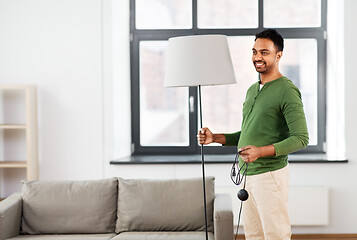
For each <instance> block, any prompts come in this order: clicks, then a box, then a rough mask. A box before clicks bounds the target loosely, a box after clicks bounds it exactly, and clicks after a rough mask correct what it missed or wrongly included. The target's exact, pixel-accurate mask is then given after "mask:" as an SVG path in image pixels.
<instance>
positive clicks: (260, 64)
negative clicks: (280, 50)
mask: <svg viewBox="0 0 357 240" xmlns="http://www.w3.org/2000/svg"><path fill="white" fill-rule="evenodd" d="M263 64H264V63H255V65H257V66H263Z"/></svg>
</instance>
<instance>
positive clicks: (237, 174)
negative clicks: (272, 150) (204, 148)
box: [231, 151, 249, 240]
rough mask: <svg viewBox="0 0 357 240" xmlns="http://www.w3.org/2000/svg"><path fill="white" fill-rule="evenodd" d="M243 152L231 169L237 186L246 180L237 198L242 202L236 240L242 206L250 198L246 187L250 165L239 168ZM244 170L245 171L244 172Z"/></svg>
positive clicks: (244, 164)
mask: <svg viewBox="0 0 357 240" xmlns="http://www.w3.org/2000/svg"><path fill="white" fill-rule="evenodd" d="M241 152H242V151H239V152H238V153H237V154H236V156H235V158H234V162H233V165H232V169H231V180H232V182H233V183H234V184H235V185H237V186H238V185H240V184H241V183H242V182H243V179H244V184H243V188H242V189H240V190H239V191H238V193H237V197H238V199H239V200H241V202H240V208H239V215H238V224H237V230H236V234H235V236H234V240H236V239H237V235H238V229H239V223H240V217H241V214H242V205H243V202H244V201H246V200H247V199H248V197H249V194H248V192H247V191H246V190H245V185H246V182H247V170H248V163H247V162H244V163H243V165H242V166H241V167H239V154H240V153H241ZM243 169H244V170H243Z"/></svg>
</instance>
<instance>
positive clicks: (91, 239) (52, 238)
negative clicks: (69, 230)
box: [8, 233, 116, 240]
mask: <svg viewBox="0 0 357 240" xmlns="http://www.w3.org/2000/svg"><path fill="white" fill-rule="evenodd" d="M115 235H116V234H114V233H106V234H75V235H74V234H61V235H55V234H53V235H18V236H17V237H14V238H9V239H8V240H111V239H112V238H113V237H114V236H115Z"/></svg>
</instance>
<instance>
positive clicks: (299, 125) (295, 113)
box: [273, 87, 309, 156]
mask: <svg viewBox="0 0 357 240" xmlns="http://www.w3.org/2000/svg"><path fill="white" fill-rule="evenodd" d="M281 110H282V112H283V115H284V118H285V121H286V123H287V126H288V128H289V132H290V136H289V137H288V138H286V139H284V140H282V141H280V142H277V143H274V144H273V145H274V148H275V154H276V156H280V155H287V154H289V153H292V152H296V151H298V150H300V149H303V148H305V147H306V146H307V144H308V143H309V134H308V131H307V125H306V119H305V113H304V108H303V104H302V101H301V94H300V91H299V89H297V88H293V87H291V88H288V89H287V90H286V91H285V92H284V95H283V98H282V102H281Z"/></svg>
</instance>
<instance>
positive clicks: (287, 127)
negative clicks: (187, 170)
mask: <svg viewBox="0 0 357 240" xmlns="http://www.w3.org/2000/svg"><path fill="white" fill-rule="evenodd" d="M255 37H256V38H255V43H254V47H253V49H252V51H253V56H252V61H253V64H254V67H255V69H256V71H257V72H259V73H260V81H258V82H256V83H254V84H253V85H252V86H251V87H250V88H249V89H248V91H247V94H246V99H245V102H244V104H243V121H242V126H241V131H238V132H235V133H230V134H213V133H212V132H211V131H210V130H209V129H208V128H202V129H201V130H200V131H199V133H198V135H197V140H198V142H199V143H200V144H209V143H212V142H217V143H221V144H222V145H224V146H237V145H238V151H242V152H241V153H240V159H239V161H240V165H242V163H243V162H242V161H244V162H247V163H249V164H248V165H249V166H248V171H247V182H246V190H247V191H248V193H249V198H248V200H247V201H246V202H244V204H243V219H244V230H245V236H246V239H247V240H252V239H254V240H255V239H259V240H260V239H265V240H286V239H290V237H291V226H290V219H289V214H288V188H289V166H288V161H287V159H288V154H289V153H292V152H294V151H297V150H300V149H302V148H305V147H306V146H307V144H308V141H309V138H308V132H307V127H306V119H305V114H304V109H303V104H302V102H301V94H300V91H299V89H298V88H297V87H296V86H295V85H294V84H293V83H292V82H291V81H290V80H289V79H288V78H286V77H284V76H283V75H282V74H281V73H280V72H279V61H280V59H281V57H282V55H283V48H284V40H283V38H282V37H281V35H280V34H279V33H278V32H277V31H276V30H273V29H267V30H264V31H262V32H260V33H258V34H256V36H255Z"/></svg>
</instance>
